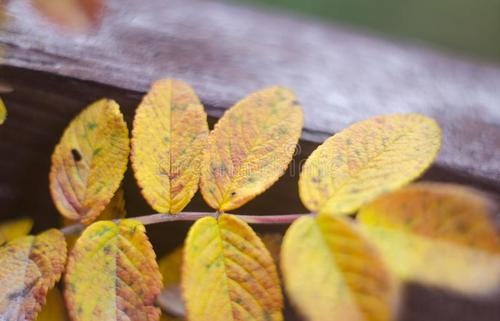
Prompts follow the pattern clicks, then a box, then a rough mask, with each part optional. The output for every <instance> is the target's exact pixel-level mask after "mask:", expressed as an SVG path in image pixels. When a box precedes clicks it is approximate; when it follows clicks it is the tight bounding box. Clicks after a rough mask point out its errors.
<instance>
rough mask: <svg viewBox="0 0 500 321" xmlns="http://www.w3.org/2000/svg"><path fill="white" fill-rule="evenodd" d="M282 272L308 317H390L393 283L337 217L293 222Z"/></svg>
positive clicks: (393, 303)
mask: <svg viewBox="0 0 500 321" xmlns="http://www.w3.org/2000/svg"><path fill="white" fill-rule="evenodd" d="M281 270H282V272H283V278H284V280H285V288H286V290H287V293H288V294H289V296H290V299H291V301H292V302H293V303H294V304H295V305H296V306H297V307H298V308H299V310H300V312H301V313H302V314H303V315H304V316H306V317H307V319H308V320H311V321H323V320H342V321H354V320H356V321H358V320H359V321H361V320H367V321H368V320H369V321H375V320H376V321H385V320H393V319H394V314H395V310H396V308H397V302H398V296H399V295H398V285H397V282H395V280H394V278H392V277H391V275H390V274H389V273H388V272H387V270H386V268H385V266H384V265H383V263H382V261H381V259H380V258H379V256H378V253H377V252H376V251H375V250H374V249H373V248H372V247H371V246H370V244H368V243H367V241H365V240H364V239H363V238H362V237H361V236H360V234H359V233H358V232H357V231H356V230H355V229H354V228H353V227H352V226H351V224H350V223H348V222H347V220H345V219H343V218H341V217H331V216H326V215H324V216H323V215H320V216H319V217H317V218H312V217H302V218H300V219H298V220H296V221H295V222H294V223H293V224H292V226H291V227H290V228H289V229H288V231H287V233H286V234H285V238H284V240H283V245H282V249H281Z"/></svg>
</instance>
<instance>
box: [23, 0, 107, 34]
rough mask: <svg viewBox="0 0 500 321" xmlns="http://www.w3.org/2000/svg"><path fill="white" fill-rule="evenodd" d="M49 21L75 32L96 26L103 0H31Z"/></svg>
mask: <svg viewBox="0 0 500 321" xmlns="http://www.w3.org/2000/svg"><path fill="white" fill-rule="evenodd" d="M31 2H32V3H33V5H34V7H35V8H36V9H38V11H39V12H40V13H41V14H43V15H44V16H45V17H47V18H48V19H49V20H50V21H52V22H54V23H56V24H58V25H60V26H62V27H66V28H69V29H72V30H75V31H86V30H89V29H90V28H91V27H93V26H95V25H97V24H98V23H99V22H100V20H101V18H102V14H103V9H104V1H103V0H31Z"/></svg>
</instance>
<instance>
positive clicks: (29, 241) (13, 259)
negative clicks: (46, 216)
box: [0, 229, 66, 321]
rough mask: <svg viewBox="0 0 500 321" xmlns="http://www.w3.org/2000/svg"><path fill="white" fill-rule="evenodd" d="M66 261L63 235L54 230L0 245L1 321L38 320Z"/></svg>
mask: <svg viewBox="0 0 500 321" xmlns="http://www.w3.org/2000/svg"><path fill="white" fill-rule="evenodd" d="M65 261H66V244H65V242H64V236H63V235H62V233H61V232H60V231H58V230H55V229H52V230H48V231H46V232H44V233H41V234H40V235H38V236H24V237H21V238H18V239H15V240H14V241H11V242H9V243H7V244H6V245H4V246H2V247H0V284H1V288H0V320H9V321H32V320H36V316H37V314H38V312H39V311H40V309H41V307H42V305H43V304H44V303H45V297H46V295H47V292H48V291H49V290H50V289H51V288H52V287H53V286H54V284H55V282H56V281H57V280H59V278H60V277H61V273H62V272H63V270H64V264H65Z"/></svg>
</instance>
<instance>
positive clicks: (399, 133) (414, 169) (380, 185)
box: [299, 114, 441, 215]
mask: <svg viewBox="0 0 500 321" xmlns="http://www.w3.org/2000/svg"><path fill="white" fill-rule="evenodd" d="M440 145H441V130H440V128H439V126H438V124H437V123H436V122H435V121H434V120H432V119H430V118H428V117H425V116H422V115H419V114H407V115H402V114H396V115H389V116H378V117H374V118H371V119H368V120H365V121H362V122H359V123H356V124H354V125H352V126H351V127H349V128H347V129H345V130H343V131H341V132H340V133H338V134H336V135H334V136H332V137H330V138H329V139H327V140H326V141H325V142H324V143H323V144H322V145H321V146H320V147H318V148H317V149H316V150H315V151H314V152H313V153H312V154H311V156H310V157H309V159H308V160H307V161H306V163H305V165H304V168H303V170H302V173H301V175H300V179H299V193H300V198H301V200H302V202H303V203H304V205H305V206H306V207H307V208H308V209H309V210H311V211H314V212H320V213H327V214H331V215H332V214H333V215H344V214H351V213H353V212H355V211H356V210H358V209H359V207H361V206H362V205H363V204H365V203H367V202H369V201H371V200H373V199H375V198H376V197H378V196H379V195H381V194H383V193H386V192H389V191H392V190H395V189H398V188H399V187H401V186H403V185H405V184H407V183H409V182H410V181H412V180H414V179H415V178H417V177H418V176H420V175H421V174H422V173H423V172H424V170H425V169H427V168H428V167H429V165H430V164H431V163H432V161H433V160H434V159H435V158H436V155H437V153H438V151H439V148H440Z"/></svg>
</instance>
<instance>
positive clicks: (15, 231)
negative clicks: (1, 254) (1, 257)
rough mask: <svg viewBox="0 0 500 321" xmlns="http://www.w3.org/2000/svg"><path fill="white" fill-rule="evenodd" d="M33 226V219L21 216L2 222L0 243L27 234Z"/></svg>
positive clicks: (0, 224) (0, 225)
mask: <svg viewBox="0 0 500 321" xmlns="http://www.w3.org/2000/svg"><path fill="white" fill-rule="evenodd" d="M32 227H33V220H32V219H30V218H21V219H17V220H12V221H6V222H2V223H0V245H3V244H4V243H7V242H10V241H12V240H14V239H16V238H18V237H21V236H25V235H27V234H28V233H29V232H30V231H31V228H32Z"/></svg>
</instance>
